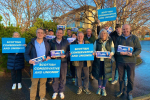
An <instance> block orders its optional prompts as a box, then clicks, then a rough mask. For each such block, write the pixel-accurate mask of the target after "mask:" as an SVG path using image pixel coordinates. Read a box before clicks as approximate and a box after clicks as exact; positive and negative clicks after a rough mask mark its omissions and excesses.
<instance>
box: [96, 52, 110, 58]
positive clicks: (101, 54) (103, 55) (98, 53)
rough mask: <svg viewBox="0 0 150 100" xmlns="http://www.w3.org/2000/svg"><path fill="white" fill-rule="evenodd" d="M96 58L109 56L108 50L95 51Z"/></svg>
mask: <svg viewBox="0 0 150 100" xmlns="http://www.w3.org/2000/svg"><path fill="white" fill-rule="evenodd" d="M96 57H97V58H109V57H110V52H109V51H96Z"/></svg>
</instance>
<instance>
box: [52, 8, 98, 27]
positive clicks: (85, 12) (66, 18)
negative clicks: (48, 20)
mask: <svg viewBox="0 0 150 100" xmlns="http://www.w3.org/2000/svg"><path fill="white" fill-rule="evenodd" d="M95 9H96V7H93V6H87V5H85V6H83V7H81V8H78V9H74V10H72V11H70V12H68V13H66V14H63V15H61V16H60V17H53V21H55V22H57V23H59V24H60V25H66V26H67V27H78V28H83V29H86V28H92V23H94V22H95V20H94V16H95V12H96V10H95Z"/></svg>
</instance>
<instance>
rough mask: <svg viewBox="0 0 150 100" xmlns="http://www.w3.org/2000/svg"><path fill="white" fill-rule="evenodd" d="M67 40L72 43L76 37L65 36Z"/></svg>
mask: <svg viewBox="0 0 150 100" xmlns="http://www.w3.org/2000/svg"><path fill="white" fill-rule="evenodd" d="M67 40H68V42H69V43H72V42H74V41H75V40H76V38H67Z"/></svg>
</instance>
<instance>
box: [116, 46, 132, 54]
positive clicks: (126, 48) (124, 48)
mask: <svg viewBox="0 0 150 100" xmlns="http://www.w3.org/2000/svg"><path fill="white" fill-rule="evenodd" d="M117 52H130V53H132V52H133V48H132V47H129V46H123V45H118V50H117Z"/></svg>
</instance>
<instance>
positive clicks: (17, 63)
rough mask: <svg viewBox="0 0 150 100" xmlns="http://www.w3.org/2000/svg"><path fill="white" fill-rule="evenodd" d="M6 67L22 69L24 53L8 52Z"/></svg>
mask: <svg viewBox="0 0 150 100" xmlns="http://www.w3.org/2000/svg"><path fill="white" fill-rule="evenodd" d="M7 68H8V69H15V70H18V69H23V68H24V55H23V53H18V54H16V53H9V54H8V60H7Z"/></svg>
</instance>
